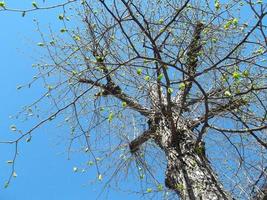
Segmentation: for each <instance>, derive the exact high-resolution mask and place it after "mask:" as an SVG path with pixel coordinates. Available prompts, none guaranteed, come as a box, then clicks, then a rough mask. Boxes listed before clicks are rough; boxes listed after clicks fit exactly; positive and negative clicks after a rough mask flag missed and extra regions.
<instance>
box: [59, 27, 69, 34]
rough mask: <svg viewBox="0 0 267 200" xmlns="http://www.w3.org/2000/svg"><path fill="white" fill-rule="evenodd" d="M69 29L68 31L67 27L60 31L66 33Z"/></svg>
mask: <svg viewBox="0 0 267 200" xmlns="http://www.w3.org/2000/svg"><path fill="white" fill-rule="evenodd" d="M67 31H68V30H67V29H65V28H62V29H60V32H61V33H65V32H67Z"/></svg>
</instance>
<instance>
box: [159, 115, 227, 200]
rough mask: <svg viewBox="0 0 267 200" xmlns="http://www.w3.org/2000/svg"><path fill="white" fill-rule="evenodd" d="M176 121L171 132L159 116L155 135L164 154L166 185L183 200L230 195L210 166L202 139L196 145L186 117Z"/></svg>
mask: <svg viewBox="0 0 267 200" xmlns="http://www.w3.org/2000/svg"><path fill="white" fill-rule="evenodd" d="M176 121H177V130H176V131H175V132H173V130H171V129H170V128H169V122H168V121H166V120H164V119H162V120H161V122H160V126H158V127H159V128H158V130H157V133H156V137H155V138H154V140H155V142H156V143H157V144H158V145H159V146H160V147H161V148H162V149H163V151H164V152H165V155H166V159H167V169H166V173H165V184H166V186H167V187H168V188H170V189H172V190H174V191H175V192H176V193H177V194H178V195H179V196H180V197H181V198H182V199H183V200H193V199H196V200H219V199H232V198H231V197H230V196H229V195H228V194H227V192H226V191H225V190H224V189H223V187H222V185H221V184H220V182H219V181H218V178H217V176H216V174H215V172H214V171H213V170H212V168H211V166H210V164H209V162H208V160H207V158H206V156H205V145H204V143H203V142H202V143H201V144H200V145H199V146H197V147H196V146H195V144H196V138H195V137H194V134H193V132H192V131H190V129H188V126H187V125H186V122H185V120H182V119H177V120H176Z"/></svg>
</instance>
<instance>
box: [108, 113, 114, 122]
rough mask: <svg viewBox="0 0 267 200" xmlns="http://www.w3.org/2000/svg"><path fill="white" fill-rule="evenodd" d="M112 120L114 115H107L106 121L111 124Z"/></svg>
mask: <svg viewBox="0 0 267 200" xmlns="http://www.w3.org/2000/svg"><path fill="white" fill-rule="evenodd" d="M113 118H114V113H113V112H111V113H109V115H108V121H109V122H111V121H112V120H113Z"/></svg>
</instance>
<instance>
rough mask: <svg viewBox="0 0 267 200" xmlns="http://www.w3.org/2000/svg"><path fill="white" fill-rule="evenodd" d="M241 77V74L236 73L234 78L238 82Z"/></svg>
mask: <svg viewBox="0 0 267 200" xmlns="http://www.w3.org/2000/svg"><path fill="white" fill-rule="evenodd" d="M240 77H241V75H240V73H238V72H234V73H233V78H234V79H236V80H238V79H239V78H240Z"/></svg>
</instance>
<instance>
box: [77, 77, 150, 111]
mask: <svg viewBox="0 0 267 200" xmlns="http://www.w3.org/2000/svg"><path fill="white" fill-rule="evenodd" d="M79 82H80V83H87V84H90V85H95V86H97V87H100V88H101V89H103V90H106V91H108V92H109V94H110V95H112V96H114V97H116V98H118V99H120V100H121V101H124V102H126V103H127V106H128V107H130V108H132V109H133V110H136V111H138V112H139V113H140V114H141V115H144V116H148V115H149V114H150V113H151V111H150V110H149V109H147V108H145V107H143V106H142V105H140V104H139V103H138V102H137V101H135V100H134V99H133V98H131V97H130V96H128V95H127V94H125V93H124V92H123V91H121V90H117V89H116V88H118V86H116V85H115V84H114V85H113V86H112V88H110V87H108V86H107V85H103V84H101V83H99V82H95V81H93V80H90V79H82V78H81V79H79ZM118 91H119V92H118Z"/></svg>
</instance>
